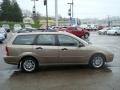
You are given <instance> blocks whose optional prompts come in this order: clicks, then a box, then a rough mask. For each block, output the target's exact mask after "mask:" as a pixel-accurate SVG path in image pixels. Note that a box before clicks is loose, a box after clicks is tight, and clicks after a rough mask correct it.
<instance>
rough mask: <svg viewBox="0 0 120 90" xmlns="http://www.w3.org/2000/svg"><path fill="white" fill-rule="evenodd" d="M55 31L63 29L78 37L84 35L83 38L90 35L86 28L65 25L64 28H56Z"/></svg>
mask: <svg viewBox="0 0 120 90" xmlns="http://www.w3.org/2000/svg"><path fill="white" fill-rule="evenodd" d="M57 31H65V32H69V33H72V34H74V35H76V36H78V37H80V38H81V37H84V38H88V37H89V36H90V33H89V31H88V30H85V29H82V28H79V27H67V28H65V29H60V28H59V29H57Z"/></svg>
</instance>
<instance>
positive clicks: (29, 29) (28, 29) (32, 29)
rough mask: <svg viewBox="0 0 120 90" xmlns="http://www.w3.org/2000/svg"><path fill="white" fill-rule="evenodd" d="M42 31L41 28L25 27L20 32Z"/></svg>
mask: <svg viewBox="0 0 120 90" xmlns="http://www.w3.org/2000/svg"><path fill="white" fill-rule="evenodd" d="M29 32H40V30H37V29H34V28H24V29H21V30H19V31H18V33H29Z"/></svg>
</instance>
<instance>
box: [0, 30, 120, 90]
mask: <svg viewBox="0 0 120 90" xmlns="http://www.w3.org/2000/svg"><path fill="white" fill-rule="evenodd" d="M90 42H91V43H92V44H95V45H97V46H99V47H102V48H105V49H107V50H109V51H111V52H113V53H114V55H115V57H114V60H113V62H111V63H108V64H107V65H106V66H105V67H104V68H102V69H96V70H95V69H91V68H89V67H88V66H83V65H63V66H43V67H41V68H40V69H39V71H38V72H35V73H23V72H20V71H19V70H17V69H16V66H13V65H8V64H5V63H4V61H3V58H2V57H3V54H4V44H1V45H0V90H120V88H119V85H120V36H107V35H98V34H97V33H96V32H91V36H90Z"/></svg>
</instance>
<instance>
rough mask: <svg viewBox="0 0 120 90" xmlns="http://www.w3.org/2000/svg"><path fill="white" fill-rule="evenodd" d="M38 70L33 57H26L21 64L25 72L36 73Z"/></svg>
mask: <svg viewBox="0 0 120 90" xmlns="http://www.w3.org/2000/svg"><path fill="white" fill-rule="evenodd" d="M37 68H38V63H37V61H36V60H35V59H34V58H32V57H25V58H23V59H22V62H21V69H22V71H25V72H34V71H35V70H36V69H37Z"/></svg>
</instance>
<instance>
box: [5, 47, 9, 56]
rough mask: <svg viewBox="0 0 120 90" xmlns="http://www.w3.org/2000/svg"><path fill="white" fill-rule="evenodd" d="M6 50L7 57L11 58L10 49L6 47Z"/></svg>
mask: <svg viewBox="0 0 120 90" xmlns="http://www.w3.org/2000/svg"><path fill="white" fill-rule="evenodd" d="M5 49H6V55H7V56H9V49H8V47H7V46H6V48H5Z"/></svg>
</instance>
